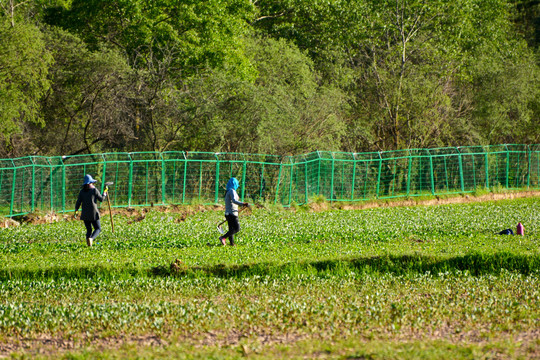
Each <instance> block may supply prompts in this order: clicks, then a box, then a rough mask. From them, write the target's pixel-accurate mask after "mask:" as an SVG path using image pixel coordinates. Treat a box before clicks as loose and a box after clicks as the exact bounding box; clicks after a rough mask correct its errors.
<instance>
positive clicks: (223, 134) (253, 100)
mask: <svg viewBox="0 0 540 360" xmlns="http://www.w3.org/2000/svg"><path fill="white" fill-rule="evenodd" d="M0 5H1V7H0V9H1V10H2V11H1V12H0V137H1V139H0V140H1V141H0V157H13V156H23V155H30V154H42V155H53V154H54V155H69V154H79V153H91V152H100V151H103V152H105V151H166V150H188V151H189V150H201V151H230V152H258V153H272V154H295V153H300V152H308V151H313V150H342V151H373V150H375V151H378V150H390V149H403V148H420V147H436V146H463V145H482V144H498V143H538V142H540V120H539V118H540V86H539V84H540V82H539V80H540V67H539V65H540V61H539V60H540V57H539V55H540V49H539V46H538V44H539V41H540V36H539V34H540V3H539V2H537V1H528V0H456V1H448V0H432V1H431V0H430V1H423V0H363V1H356V0H268V1H264V2H262V1H253V0H210V1H195V0H157V1H156V0H56V1H52V0H48V1H44V0H0Z"/></svg>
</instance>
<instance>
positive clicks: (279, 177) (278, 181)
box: [274, 159, 283, 204]
mask: <svg viewBox="0 0 540 360" xmlns="http://www.w3.org/2000/svg"><path fill="white" fill-rule="evenodd" d="M282 168H283V159H281V161H280V163H279V173H278V180H277V185H276V196H275V198H274V204H277V199H278V197H279V183H280V181H281V170H282Z"/></svg>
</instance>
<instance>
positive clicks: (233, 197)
mask: <svg viewBox="0 0 540 360" xmlns="http://www.w3.org/2000/svg"><path fill="white" fill-rule="evenodd" d="M235 192H236V191H235ZM237 195H238V194H237ZM231 201H232V202H233V203H234V204H236V205H238V206H249V204H248V203H247V202H246V203H244V202H241V201H238V200H236V196H232V198H231Z"/></svg>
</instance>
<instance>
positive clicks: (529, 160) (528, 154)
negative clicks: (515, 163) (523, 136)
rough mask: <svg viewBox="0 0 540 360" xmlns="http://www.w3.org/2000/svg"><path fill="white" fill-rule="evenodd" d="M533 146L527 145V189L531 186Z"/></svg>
mask: <svg viewBox="0 0 540 360" xmlns="http://www.w3.org/2000/svg"><path fill="white" fill-rule="evenodd" d="M531 157H532V151H531V147H530V146H529V145H527V189H529V188H530V187H531Z"/></svg>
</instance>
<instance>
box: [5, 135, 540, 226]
mask: <svg viewBox="0 0 540 360" xmlns="http://www.w3.org/2000/svg"><path fill="white" fill-rule="evenodd" d="M86 174H90V175H92V177H94V178H95V179H97V180H98V183H97V187H98V189H99V190H100V191H101V192H103V191H104V190H105V186H106V185H105V183H108V182H109V183H112V185H110V186H109V194H110V201H111V206H113V207H134V206H153V205H172V204H190V203H191V204H193V203H197V204H217V203H222V202H223V199H224V197H225V188H226V184H227V181H228V180H229V179H230V178H231V177H236V178H237V179H238V181H239V182H240V184H241V185H240V188H239V190H238V192H239V195H240V197H241V199H242V200H243V201H247V202H255V203H263V202H266V203H272V204H281V205H283V206H291V205H293V204H299V205H302V204H306V203H308V202H310V201H311V199H313V198H314V197H315V196H318V197H324V198H325V199H327V200H329V201H347V202H354V201H364V200H369V199H385V198H397V197H409V196H424V195H428V196H430V195H431V196H433V195H443V194H455V193H469V192H475V191H478V190H481V189H538V188H540V145H537V144H536V145H520V144H517V145H509V144H506V145H493V146H467V147H456V148H453V147H448V148H436V149H409V150H396V151H383V152H370V153H345V152H331V151H316V152H312V153H308V154H304V155H296V156H275V155H264V154H241V153H211V152H187V151H167V152H163V153H155V152H137V153H103V154H88V155H75V156H62V157H60V156H54V157H43V156H30V157H24V158H15V159H0V214H1V215H3V216H15V215H22V214H26V213H30V212H33V211H35V210H42V211H56V212H68V211H73V210H74V207H75V202H76V201H77V196H78V193H79V191H80V189H81V185H82V180H83V178H84V176H85V175H86Z"/></svg>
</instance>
